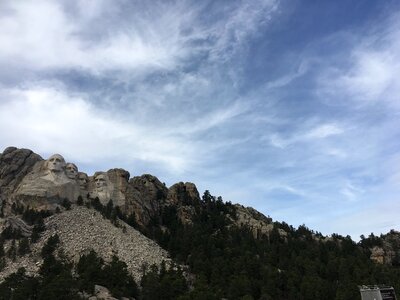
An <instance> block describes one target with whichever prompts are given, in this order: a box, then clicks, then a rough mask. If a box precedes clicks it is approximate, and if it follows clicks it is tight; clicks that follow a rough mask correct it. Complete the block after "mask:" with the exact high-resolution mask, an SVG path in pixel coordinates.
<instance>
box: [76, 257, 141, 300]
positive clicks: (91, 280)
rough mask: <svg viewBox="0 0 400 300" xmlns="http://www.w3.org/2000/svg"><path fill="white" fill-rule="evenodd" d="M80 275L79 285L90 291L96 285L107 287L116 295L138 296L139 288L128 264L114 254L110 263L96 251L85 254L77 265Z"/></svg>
mask: <svg viewBox="0 0 400 300" xmlns="http://www.w3.org/2000/svg"><path fill="white" fill-rule="evenodd" d="M76 271H77V274H78V275H79V279H78V286H79V287H80V289H81V290H84V291H86V292H88V293H92V292H93V291H94V285H95V284H99V285H103V286H105V287H107V288H108V289H109V290H110V292H111V293H112V294H113V296H114V297H117V298H119V297H123V296H125V297H127V296H130V297H137V296H138V288H137V285H136V283H135V281H134V280H133V278H132V277H131V276H130V275H129V273H128V270H127V266H126V264H125V263H124V262H122V261H120V260H119V259H118V258H117V257H116V256H113V258H112V260H111V262H110V263H109V264H106V265H104V261H103V260H102V259H101V258H99V257H98V256H97V254H96V253H95V252H94V251H91V252H90V253H89V254H87V255H83V256H82V257H81V258H80V260H79V263H78V265H77V267H76Z"/></svg>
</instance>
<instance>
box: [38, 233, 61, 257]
mask: <svg viewBox="0 0 400 300" xmlns="http://www.w3.org/2000/svg"><path fill="white" fill-rule="evenodd" d="M59 242H60V238H59V237H58V234H55V235H53V236H51V237H49V239H48V240H47V242H46V244H45V245H44V246H43V248H42V252H41V255H42V257H43V258H44V259H45V258H47V257H49V256H51V255H53V252H54V250H56V248H57V246H58V244H59Z"/></svg>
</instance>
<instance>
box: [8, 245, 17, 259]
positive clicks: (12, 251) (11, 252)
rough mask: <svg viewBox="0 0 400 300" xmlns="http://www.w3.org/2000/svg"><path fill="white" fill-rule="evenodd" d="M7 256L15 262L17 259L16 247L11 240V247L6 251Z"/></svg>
mask: <svg viewBox="0 0 400 300" xmlns="http://www.w3.org/2000/svg"><path fill="white" fill-rule="evenodd" d="M7 256H8V257H9V258H10V259H11V260H12V261H15V260H16V259H17V246H16V245H15V240H11V246H10V248H9V249H8V251H7Z"/></svg>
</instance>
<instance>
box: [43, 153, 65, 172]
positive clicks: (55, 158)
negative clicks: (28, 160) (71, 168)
mask: <svg viewBox="0 0 400 300" xmlns="http://www.w3.org/2000/svg"><path fill="white" fill-rule="evenodd" d="M47 168H48V169H49V170H50V171H52V172H61V171H63V170H64V168H65V159H64V157H62V156H61V155H60V154H54V155H52V156H50V158H49V159H48V160H47Z"/></svg>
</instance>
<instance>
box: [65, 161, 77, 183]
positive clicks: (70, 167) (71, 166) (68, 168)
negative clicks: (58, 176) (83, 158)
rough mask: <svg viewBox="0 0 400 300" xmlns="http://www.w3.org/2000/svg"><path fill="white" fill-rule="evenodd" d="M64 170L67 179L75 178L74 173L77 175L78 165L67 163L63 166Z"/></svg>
mask: <svg viewBox="0 0 400 300" xmlns="http://www.w3.org/2000/svg"><path fill="white" fill-rule="evenodd" d="M65 172H66V173H67V177H68V178H69V179H75V178H76V175H78V167H77V166H76V165H75V164H73V163H67V165H66V166H65Z"/></svg>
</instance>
